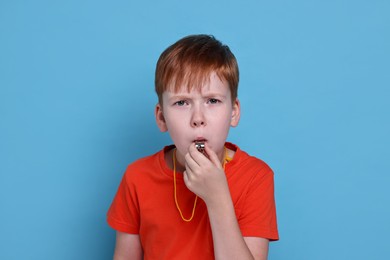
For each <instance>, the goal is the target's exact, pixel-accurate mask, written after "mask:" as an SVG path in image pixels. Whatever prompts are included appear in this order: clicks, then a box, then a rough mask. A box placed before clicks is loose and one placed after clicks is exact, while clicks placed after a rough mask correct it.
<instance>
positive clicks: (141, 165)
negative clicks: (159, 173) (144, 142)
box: [124, 150, 164, 181]
mask: <svg viewBox="0 0 390 260" xmlns="http://www.w3.org/2000/svg"><path fill="white" fill-rule="evenodd" d="M163 154H164V151H163V150H160V151H158V152H156V153H154V154H152V155H148V156H145V157H142V158H139V159H137V160H135V161H134V162H132V163H130V164H129V165H128V166H127V168H126V171H125V174H124V179H125V180H126V181H132V180H133V181H134V180H136V179H139V178H140V177H141V176H146V175H147V173H150V172H155V171H156V170H157V169H159V168H161V165H160V164H161V162H160V160H161V157H163V156H164V155H163Z"/></svg>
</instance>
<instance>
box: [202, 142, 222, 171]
mask: <svg viewBox="0 0 390 260" xmlns="http://www.w3.org/2000/svg"><path fill="white" fill-rule="evenodd" d="M205 150H206V152H207V154H208V155H209V158H210V161H211V162H212V163H213V164H214V165H215V166H217V167H218V168H222V165H221V160H220V159H219V158H218V155H217V154H216V153H215V152H214V151H213V150H211V149H210V147H209V146H208V145H207V143H206V144H205Z"/></svg>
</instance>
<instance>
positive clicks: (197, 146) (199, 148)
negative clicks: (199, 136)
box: [195, 142, 209, 158]
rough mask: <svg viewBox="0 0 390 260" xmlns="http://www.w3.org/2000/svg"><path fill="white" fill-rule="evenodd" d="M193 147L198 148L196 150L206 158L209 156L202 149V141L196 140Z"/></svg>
mask: <svg viewBox="0 0 390 260" xmlns="http://www.w3.org/2000/svg"><path fill="white" fill-rule="evenodd" d="M195 147H196V149H198V151H199V152H200V153H202V154H203V155H204V156H206V157H207V158H209V156H208V154H207V153H206V151H205V150H204V143H203V142H196V143H195Z"/></svg>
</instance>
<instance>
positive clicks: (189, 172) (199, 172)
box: [184, 145, 268, 259]
mask: <svg viewBox="0 0 390 260" xmlns="http://www.w3.org/2000/svg"><path fill="white" fill-rule="evenodd" d="M205 149H206V153H207V154H208V155H209V158H210V160H209V159H207V158H206V157H205V156H203V155H202V154H200V153H199V152H198V151H197V150H196V148H195V147H194V146H191V147H190V148H189V153H188V154H187V155H186V157H185V160H186V171H185V172H184V181H185V184H186V185H187V187H188V189H190V190H191V191H192V192H194V193H195V194H197V195H198V196H199V197H200V198H202V199H203V201H204V202H205V203H206V206H207V211H208V215H209V220H210V225H211V231H212V236H213V243H214V254H215V258H216V259H267V254H268V239H263V238H256V237H246V238H243V237H242V234H241V231H240V228H239V225H238V222H237V218H236V215H235V211H234V205H233V202H232V199H231V196H230V191H229V187H228V184H227V180H226V176H225V173H224V170H223V168H222V166H221V163H220V160H219V158H218V156H217V155H216V154H215V153H214V152H213V151H211V150H210V149H209V148H208V147H207V145H206V146H205Z"/></svg>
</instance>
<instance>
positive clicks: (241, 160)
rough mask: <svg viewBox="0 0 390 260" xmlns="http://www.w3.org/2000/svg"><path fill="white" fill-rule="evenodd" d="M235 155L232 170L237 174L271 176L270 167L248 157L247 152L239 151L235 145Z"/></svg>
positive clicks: (261, 161) (256, 158) (252, 157)
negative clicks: (237, 172)
mask: <svg viewBox="0 0 390 260" xmlns="http://www.w3.org/2000/svg"><path fill="white" fill-rule="evenodd" d="M234 147H235V149H236V153H235V155H234V158H233V160H232V161H231V163H232V166H233V167H232V168H234V169H235V170H237V171H239V172H246V173H251V174H254V175H257V176H256V177H260V176H273V174H274V173H273V171H272V169H271V167H270V166H269V165H268V164H267V163H266V162H264V161H263V160H262V159H260V158H258V157H256V156H253V155H250V154H248V153H247V152H245V151H243V150H241V149H240V148H239V147H238V146H237V145H234Z"/></svg>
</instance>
